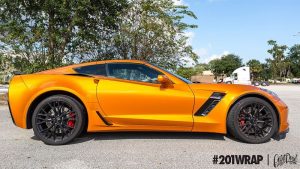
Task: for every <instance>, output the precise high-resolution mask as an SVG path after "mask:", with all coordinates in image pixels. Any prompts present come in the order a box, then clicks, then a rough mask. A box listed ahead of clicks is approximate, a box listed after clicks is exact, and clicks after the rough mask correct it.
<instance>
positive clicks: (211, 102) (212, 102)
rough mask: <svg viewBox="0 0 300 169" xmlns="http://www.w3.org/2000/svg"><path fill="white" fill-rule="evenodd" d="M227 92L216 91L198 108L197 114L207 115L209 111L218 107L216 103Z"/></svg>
mask: <svg viewBox="0 0 300 169" xmlns="http://www.w3.org/2000/svg"><path fill="white" fill-rule="evenodd" d="M225 95H226V94H225V93H219V92H214V93H213V94H212V95H211V96H210V97H209V99H208V100H207V101H206V102H205V103H204V104H203V105H202V106H201V107H200V108H199V109H198V111H197V112H196V113H195V114H194V115H195V116H206V115H208V113H209V112H210V111H211V110H212V109H213V108H215V107H216V105H217V104H218V103H219V102H220V101H221V100H222V98H223V97H224V96H225Z"/></svg>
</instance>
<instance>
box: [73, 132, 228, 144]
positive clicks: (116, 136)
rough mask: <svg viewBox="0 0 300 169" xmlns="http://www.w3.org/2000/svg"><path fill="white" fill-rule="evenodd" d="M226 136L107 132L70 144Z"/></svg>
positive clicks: (91, 134) (215, 138) (221, 138)
mask: <svg viewBox="0 0 300 169" xmlns="http://www.w3.org/2000/svg"><path fill="white" fill-rule="evenodd" d="M225 137H226V136H225V135H222V134H212V133H184V132H105V133H87V134H83V135H81V136H79V137H78V138H76V139H75V140H74V141H73V142H71V143H69V144H79V143H83V142H87V141H91V140H93V141H101V140H125V139H148V140H151V139H162V140H163V139H194V140H221V141H225Z"/></svg>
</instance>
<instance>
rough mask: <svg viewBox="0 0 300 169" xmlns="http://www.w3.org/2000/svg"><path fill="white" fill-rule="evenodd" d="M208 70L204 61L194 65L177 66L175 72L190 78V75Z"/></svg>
mask: <svg viewBox="0 0 300 169" xmlns="http://www.w3.org/2000/svg"><path fill="white" fill-rule="evenodd" d="M205 70H209V66H208V64H206V63H201V64H197V65H196V66H195V67H179V68H178V69H177V71H176V73H177V74H178V75H180V76H182V77H184V78H187V79H191V77H192V76H195V75H197V74H202V72H203V71H205Z"/></svg>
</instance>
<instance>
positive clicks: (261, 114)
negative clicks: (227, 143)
mask: <svg viewBox="0 0 300 169" xmlns="http://www.w3.org/2000/svg"><path fill="white" fill-rule="evenodd" d="M227 128H228V132H230V134H231V135H233V136H234V137H235V138H237V139H239V140H241V141H243V142H247V143H254V144H258V143H264V142H267V141H268V140H270V138H271V137H272V136H273V135H274V134H275V133H276V132H277V131H278V121H277V116H276V113H275V111H274V109H273V107H272V106H271V105H270V104H269V103H268V102H266V101H265V100H262V99H260V98H256V97H248V98H245V99H242V100H240V101H238V103H236V104H235V105H234V106H233V107H232V109H231V110H230V112H229V114H228V118H227Z"/></svg>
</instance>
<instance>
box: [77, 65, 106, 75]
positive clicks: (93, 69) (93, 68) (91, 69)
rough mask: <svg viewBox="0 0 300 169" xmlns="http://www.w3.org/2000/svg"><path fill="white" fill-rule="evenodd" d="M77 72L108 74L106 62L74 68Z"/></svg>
mask: <svg viewBox="0 0 300 169" xmlns="http://www.w3.org/2000/svg"><path fill="white" fill-rule="evenodd" d="M74 70H75V71H76V72H77V73H81V74H89V75H100V76H106V68H105V64H97V65H89V66H82V67H77V68H74Z"/></svg>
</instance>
